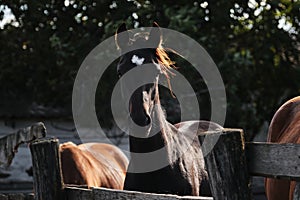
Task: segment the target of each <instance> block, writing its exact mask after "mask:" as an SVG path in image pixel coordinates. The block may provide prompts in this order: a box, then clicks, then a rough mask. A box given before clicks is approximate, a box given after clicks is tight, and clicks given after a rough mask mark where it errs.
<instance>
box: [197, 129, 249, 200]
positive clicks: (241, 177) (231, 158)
mask: <svg viewBox="0 0 300 200" xmlns="http://www.w3.org/2000/svg"><path fill="white" fill-rule="evenodd" d="M199 140H200V142H201V144H202V149H203V151H204V152H207V155H206V156H205V158H204V159H205V164H206V168H207V170H208V174H209V182H210V187H211V191H212V194H213V197H214V199H215V200H241V199H243V200H250V199H251V193H250V187H249V183H250V178H249V174H248V171H247V164H246V156H245V149H244V147H245V146H244V136H243V130H240V129H224V130H221V131H215V132H207V134H205V135H199ZM212 146H213V148H212ZM208 149H209V150H208Z"/></svg>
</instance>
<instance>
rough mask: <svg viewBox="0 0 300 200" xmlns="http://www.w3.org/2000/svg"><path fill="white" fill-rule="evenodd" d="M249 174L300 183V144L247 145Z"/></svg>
mask: <svg viewBox="0 0 300 200" xmlns="http://www.w3.org/2000/svg"><path fill="white" fill-rule="evenodd" d="M246 155H247V160H248V167H249V173H250V174H251V175H254V176H264V177H271V178H281V179H288V180H296V181H300V144H275V143H247V144H246Z"/></svg>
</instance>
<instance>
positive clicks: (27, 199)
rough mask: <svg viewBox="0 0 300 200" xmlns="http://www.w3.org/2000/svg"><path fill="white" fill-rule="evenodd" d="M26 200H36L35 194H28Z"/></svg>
mask: <svg viewBox="0 0 300 200" xmlns="http://www.w3.org/2000/svg"><path fill="white" fill-rule="evenodd" d="M25 200H34V194H33V193H30V194H27V195H26V197H25Z"/></svg>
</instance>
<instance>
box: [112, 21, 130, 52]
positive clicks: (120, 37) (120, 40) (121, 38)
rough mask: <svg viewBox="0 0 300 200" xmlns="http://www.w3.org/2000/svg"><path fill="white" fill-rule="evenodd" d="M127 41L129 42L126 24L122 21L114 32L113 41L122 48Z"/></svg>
mask: <svg viewBox="0 0 300 200" xmlns="http://www.w3.org/2000/svg"><path fill="white" fill-rule="evenodd" d="M122 32H125V33H122ZM120 33H122V34H120ZM128 42H129V34H128V32H127V28H126V24H125V23H122V24H121V26H119V28H118V29H117V31H116V33H115V43H116V45H117V47H118V48H119V49H124V48H125V47H126V46H127V44H128Z"/></svg>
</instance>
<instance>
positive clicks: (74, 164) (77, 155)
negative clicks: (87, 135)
mask: <svg viewBox="0 0 300 200" xmlns="http://www.w3.org/2000/svg"><path fill="white" fill-rule="evenodd" d="M60 153H61V164H62V173H63V179H64V183H67V184H77V185H87V186H88V187H92V186H94V187H106V188H113V189H123V184H124V180H125V173H126V169H127V166H128V159H127V157H126V156H125V155H124V154H123V152H122V151H121V150H120V149H119V148H117V147H115V146H113V145H109V144H104V143H84V144H80V145H75V144H74V143H72V142H67V143H64V144H62V145H60Z"/></svg>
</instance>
